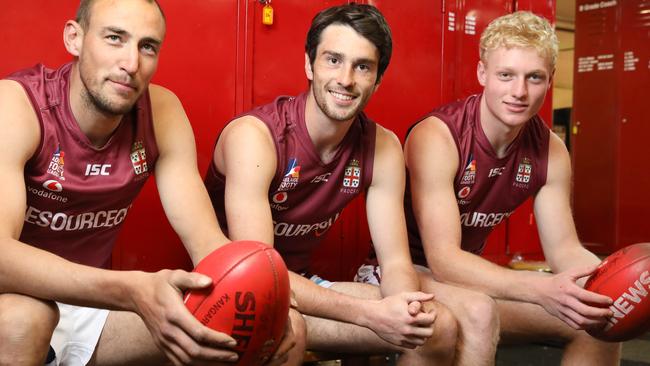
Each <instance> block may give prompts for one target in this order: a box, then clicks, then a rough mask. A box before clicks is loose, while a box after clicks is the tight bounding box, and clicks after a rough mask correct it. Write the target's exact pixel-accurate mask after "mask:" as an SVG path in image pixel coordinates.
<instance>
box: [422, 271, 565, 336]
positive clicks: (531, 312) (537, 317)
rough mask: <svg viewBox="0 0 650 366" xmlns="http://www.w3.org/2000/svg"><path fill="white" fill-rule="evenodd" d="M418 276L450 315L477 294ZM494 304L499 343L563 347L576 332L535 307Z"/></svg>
mask: <svg viewBox="0 0 650 366" xmlns="http://www.w3.org/2000/svg"><path fill="white" fill-rule="evenodd" d="M418 274H419V276H420V280H421V281H422V284H423V286H424V288H423V290H425V291H427V292H430V293H432V294H433V295H434V296H435V300H437V301H440V302H441V303H443V304H444V305H447V307H449V308H450V309H452V311H454V310H453V309H459V308H463V307H466V306H467V305H468V303H469V302H471V301H473V300H472V299H473V298H474V297H475V296H476V294H477V293H478V292H477V291H474V290H468V289H465V288H461V287H456V286H450V285H446V284H444V283H441V282H437V281H436V280H434V279H433V277H432V276H431V275H430V273H429V274H427V273H425V272H423V271H418ZM481 294H482V293H481ZM485 296H487V295H485ZM495 301H496V305H497V311H498V316H499V329H500V343H504V344H516V343H528V342H533V341H542V342H556V343H565V342H566V341H567V340H569V339H572V338H573V337H575V335H576V333H577V332H578V331H576V330H574V329H572V328H571V327H569V326H568V325H566V324H565V323H564V322H563V321H561V320H560V319H558V318H556V317H554V316H552V315H551V314H549V313H548V312H546V310H544V308H542V307H541V306H539V305H537V304H532V303H526V302H518V301H508V300H499V299H495Z"/></svg>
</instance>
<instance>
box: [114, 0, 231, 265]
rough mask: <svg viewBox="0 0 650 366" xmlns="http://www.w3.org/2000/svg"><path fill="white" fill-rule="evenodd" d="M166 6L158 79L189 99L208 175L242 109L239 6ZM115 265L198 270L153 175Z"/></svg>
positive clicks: (166, 1) (171, 2) (165, 2)
mask: <svg viewBox="0 0 650 366" xmlns="http://www.w3.org/2000/svg"><path fill="white" fill-rule="evenodd" d="M160 5H161V6H162V7H163V9H164V11H165V13H166V15H167V34H166V38H165V41H164V45H163V48H162V51H161V55H160V63H159V66H158V71H157V73H156V75H155V77H154V79H153V82H154V83H157V84H160V85H163V86H165V87H167V88H169V89H170V90H172V91H173V92H174V93H176V95H177V96H178V98H179V99H180V100H181V102H182V103H183V106H184V107H185V112H186V113H187V115H188V117H189V119H190V122H191V123H192V127H193V129H194V136H195V139H196V145H197V156H198V165H199V171H200V172H201V174H204V173H205V171H206V170H207V167H208V164H209V162H210V161H211V158H212V147H213V145H214V141H215V138H216V136H217V134H218V132H219V131H220V130H221V128H222V127H223V125H224V124H225V122H226V121H228V120H229V119H230V118H232V117H233V116H234V115H235V113H236V93H235V92H234V91H235V87H236V76H237V65H238V63H237V61H238V57H239V53H238V48H237V45H238V38H237V37H238V25H239V22H240V21H241V18H240V12H239V4H238V3H237V2H236V1H216V2H205V1H192V2H181V1H175V0H161V1H160ZM216 20H218V21H216ZM113 267H114V268H119V269H141V270H149V271H155V270H158V269H161V268H185V269H191V268H192V265H191V262H190V259H189V256H188V255H187V253H186V252H185V249H184V248H183V246H182V244H181V241H180V239H179V238H178V237H177V235H176V234H175V233H174V231H173V230H172V228H171V226H170V225H169V223H168V221H167V218H166V217H165V214H164V212H163V210H162V205H161V204H160V199H159V197H158V192H157V190H156V186H155V181H154V180H153V179H150V180H149V182H148V183H147V185H146V186H145V188H144V189H143V191H142V193H141V194H140V196H138V198H137V199H136V201H135V203H134V204H133V208H132V209H131V210H130V212H129V217H128V219H127V220H126V221H125V223H124V228H123V230H122V232H121V234H120V237H119V239H118V242H117V244H116V247H115V250H114V252H113Z"/></svg>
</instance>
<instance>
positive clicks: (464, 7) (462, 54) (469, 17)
mask: <svg viewBox="0 0 650 366" xmlns="http://www.w3.org/2000/svg"><path fill="white" fill-rule="evenodd" d="M512 9H513V1H512V0H498V1H495V0H467V1H465V0H456V1H446V2H445V9H444V10H445V15H444V21H445V24H446V26H445V27H444V30H443V37H444V40H443V44H444V51H443V65H442V74H443V75H444V77H445V79H444V83H443V103H448V102H452V101H455V100H459V99H463V98H465V97H467V96H469V95H472V94H476V93H479V92H480V91H481V90H482V88H481V86H480V84H479V83H478V80H477V78H476V65H477V63H478V61H479V51H478V45H479V41H480V37H481V33H482V32H483V30H484V29H485V27H487V25H488V24H489V23H490V22H491V21H492V20H493V19H495V18H498V17H500V16H501V15H505V14H508V13H511V12H512Z"/></svg>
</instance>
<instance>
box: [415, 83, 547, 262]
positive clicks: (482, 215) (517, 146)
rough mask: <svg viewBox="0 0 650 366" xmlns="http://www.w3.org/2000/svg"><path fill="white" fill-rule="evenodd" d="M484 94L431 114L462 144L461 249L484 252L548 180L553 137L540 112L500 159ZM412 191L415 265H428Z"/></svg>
mask: <svg viewBox="0 0 650 366" xmlns="http://www.w3.org/2000/svg"><path fill="white" fill-rule="evenodd" d="M481 97H482V95H481V94H479V95H473V96H470V97H469V98H467V99H465V100H462V101H459V102H455V103H451V104H447V105H445V106H442V107H440V108H437V109H435V110H434V111H433V112H431V113H430V114H428V115H427V116H425V118H427V117H429V116H434V117H437V118H438V119H440V120H441V121H443V123H445V124H446V125H447V127H448V128H449V130H450V131H451V135H452V136H453V138H454V142H455V143H456V147H457V148H458V159H459V166H458V171H457V172H456V177H455V178H454V192H455V193H456V202H457V203H458V209H459V211H460V221H461V227H462V237H461V247H462V249H463V250H466V251H469V252H472V253H476V254H480V253H481V252H482V251H483V248H484V246H485V240H486V238H487V236H488V234H489V233H490V232H491V231H492V229H494V227H495V226H496V225H498V224H499V223H501V222H502V221H504V220H505V219H506V218H507V217H509V216H510V215H511V214H512V212H513V211H514V210H515V208H517V207H518V206H519V205H521V204H522V203H523V202H524V201H525V200H526V199H528V198H529V197H531V196H534V195H535V194H536V193H537V191H539V189H540V188H541V187H542V186H543V185H544V184H545V183H546V170H547V165H548V144H549V136H550V134H549V129H548V127H547V126H546V125H545V124H544V121H543V120H542V119H541V118H540V117H539V116H537V115H535V116H534V117H533V118H531V119H530V120H529V121H528V122H527V123H526V125H525V126H524V128H523V129H522V130H521V132H520V133H519V136H517V138H516V139H515V140H514V141H513V142H512V145H511V146H510V148H509V149H508V153H507V155H506V156H505V157H503V158H501V159H499V158H497V155H496V153H495V151H494V149H493V148H492V145H491V144H490V142H489V141H488V139H487V137H486V136H485V133H484V132H483V128H482V127H481V123H480V105H481ZM430 169H436V167H435V166H431V167H430ZM407 182H408V179H407ZM410 193H411V192H410V185H409V184H408V183H407V187H406V195H405V198H404V208H405V214H406V222H407V227H408V235H409V244H410V247H411V256H412V257H413V262H414V263H416V264H420V265H425V266H426V264H427V262H426V259H425V256H424V250H423V248H422V242H421V239H420V235H419V232H418V227H417V223H416V221H415V216H414V214H413V208H412V205H411V194H410ZM423 224H424V225H426V223H423Z"/></svg>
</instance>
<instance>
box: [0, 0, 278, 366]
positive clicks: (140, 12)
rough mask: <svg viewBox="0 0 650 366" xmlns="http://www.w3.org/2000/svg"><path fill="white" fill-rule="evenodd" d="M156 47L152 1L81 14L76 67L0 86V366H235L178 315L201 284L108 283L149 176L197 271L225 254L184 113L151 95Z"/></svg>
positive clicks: (90, 1)
mask: <svg viewBox="0 0 650 366" xmlns="http://www.w3.org/2000/svg"><path fill="white" fill-rule="evenodd" d="M164 35H165V18H164V15H163V13H162V10H161V9H160V7H159V5H158V4H157V3H156V2H155V1H153V0H131V1H124V0H84V1H82V2H81V5H80V7H79V10H78V13H77V19H76V21H72V20H70V21H68V22H67V23H66V25H65V30H64V43H65V47H66V49H67V50H68V52H69V53H70V54H72V55H73V56H74V57H75V60H74V61H73V62H71V63H69V64H66V65H63V66H62V67H60V68H59V69H56V70H51V69H47V68H45V67H44V66H42V65H38V66H36V67H33V68H31V69H27V70H23V71H19V72H17V73H14V74H12V75H10V76H8V77H7V78H6V79H5V80H1V81H0V124H1V126H2V134H0V146H2V148H1V149H2V153H1V154H0V169H1V170H2V172H3V184H2V186H1V187H0V197H1V199H2V202H3V215H2V218H0V230H1V234H0V235H1V237H0V238H1V239H0V251H1V252H2V255H0V364H2V365H43V363H44V362H48V364H50V365H56V364H60V365H75V366H76V365H86V364H92V365H106V364H110V365H149V364H154V365H159V364H162V363H165V362H166V361H167V359H169V360H171V361H172V362H173V363H174V364H175V365H180V364H189V363H190V362H192V363H193V364H194V363H195V362H197V361H199V362H201V361H202V362H215V361H222V362H233V361H235V360H236V359H237V354H236V353H235V352H234V351H233V350H232V347H233V346H234V345H235V340H234V339H233V338H231V337H230V336H228V335H226V334H223V333H219V332H216V331H213V330H211V329H209V328H206V327H204V326H202V325H201V323H200V322H199V321H198V320H196V319H195V318H194V317H193V316H192V315H191V314H190V312H189V311H187V309H186V308H185V306H184V305H183V301H182V298H181V292H182V291H184V290H188V289H200V288H205V287H208V286H209V285H210V283H211V280H210V278H209V277H206V276H202V275H199V274H193V273H187V272H184V271H180V270H177V271H170V270H163V271H160V272H157V273H145V272H139V271H129V272H121V271H111V270H109V269H108V268H109V266H110V256H111V250H112V246H113V243H114V242H115V240H116V237H117V234H118V231H119V229H120V227H121V224H122V223H123V221H124V218H125V216H126V214H127V211H128V210H129V208H130V206H131V203H132V201H133V199H134V198H135V196H136V195H137V194H138V192H139V191H140V189H141V188H142V186H143V184H144V182H145V181H146V178H147V177H148V176H149V175H151V174H153V173H154V172H155V176H156V182H157V185H158V190H159V192H160V197H161V199H162V201H163V206H164V208H165V212H166V214H167V216H168V218H169V220H170V222H171V224H172V226H173V227H174V229H175V230H176V232H177V233H178V234H179V236H180V237H181V238H182V240H183V243H184V244H185V246H186V248H187V250H188V252H189V254H190V256H191V258H192V260H193V262H194V263H195V264H196V263H197V262H198V261H200V260H201V259H202V258H203V257H204V256H206V255H207V254H208V253H210V252H211V251H213V250H214V249H215V248H216V247H218V246H220V245H223V244H225V243H226V242H228V239H227V238H226V237H225V236H224V235H223V233H222V232H221V230H220V229H219V226H218V223H217V220H216V217H215V215H214V211H213V210H212V208H211V207H210V203H209V200H208V195H207V192H206V191H205V188H204V186H203V184H202V182H201V178H200V175H199V174H198V171H197V166H196V152H195V146H194V139H193V134H192V130H191V128H190V125H189V121H188V120H187V117H186V115H185V112H184V111H183V108H182V106H181V104H180V102H179V101H178V99H177V98H176V96H175V95H174V94H172V93H171V92H170V91H168V90H166V89H164V88H162V87H160V86H156V85H150V84H149V81H150V80H151V77H152V76H153V74H154V72H155V70H156V67H157V63H158V55H159V50H160V47H161V44H162V41H163V38H164ZM287 339H291V337H287ZM50 344H51V345H52V348H50ZM290 345H291V342H285V345H284V346H283V348H282V350H281V351H278V353H277V355H278V356H280V355H282V354H283V353H285V352H286V351H287V348H289V347H290ZM280 361H282V357H279V359H278V361H277V362H280Z"/></svg>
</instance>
